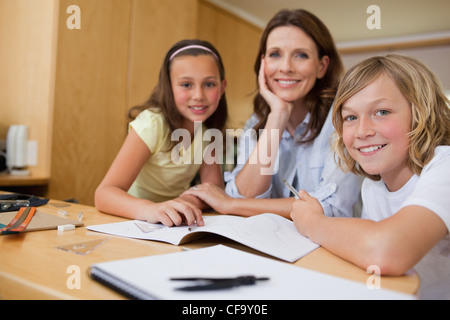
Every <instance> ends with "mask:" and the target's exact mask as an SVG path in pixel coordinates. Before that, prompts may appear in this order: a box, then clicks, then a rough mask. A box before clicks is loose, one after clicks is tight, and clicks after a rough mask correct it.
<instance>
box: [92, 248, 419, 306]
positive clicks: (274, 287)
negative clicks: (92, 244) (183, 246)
mask: <svg viewBox="0 0 450 320" xmlns="http://www.w3.org/2000/svg"><path fill="white" fill-rule="evenodd" d="M94 267H96V268H98V270H100V271H103V272H107V273H108V274H109V275H111V276H113V277H114V278H116V279H119V280H120V281H122V282H123V283H127V284H130V285H132V286H133V287H135V288H137V289H139V290H140V291H145V292H146V293H147V294H148V295H151V296H153V298H158V299H173V300H175V299H183V300H215V299H221V300H233V301H235V300H241V299H245V300H249V299H251V300H276V299H282V300H291V299H412V298H413V297H412V296H410V295H406V294H402V293H398V292H395V291H390V290H382V289H377V290H374V289H369V288H368V287H367V286H366V284H365V283H359V282H354V281H350V280H346V279H342V278H338V277H334V276H330V275H326V274H323V273H319V272H314V271H311V270H307V269H303V268H300V267H297V266H293V265H289V264H286V263H283V262H280V261H277V260H272V259H268V258H264V257H260V256H257V255H253V254H250V253H246V252H244V251H240V250H236V249H233V248H229V247H226V246H223V245H217V246H213V247H208V248H203V249H197V250H190V251H185V252H178V253H171V254H164V255H157V256H149V257H142V258H135V259H128V260H121V261H113V262H105V263H100V264H97V265H94ZM149 270H151V272H149ZM242 275H254V276H256V277H269V278H270V279H269V280H268V281H262V282H258V283H257V284H256V285H247V286H239V287H235V288H232V289H226V290H216V291H198V292H183V291H178V290H175V289H176V288H179V287H183V286H186V285H188V283H186V282H185V281H170V280H169V279H170V278H173V277H218V278H224V277H237V276H242Z"/></svg>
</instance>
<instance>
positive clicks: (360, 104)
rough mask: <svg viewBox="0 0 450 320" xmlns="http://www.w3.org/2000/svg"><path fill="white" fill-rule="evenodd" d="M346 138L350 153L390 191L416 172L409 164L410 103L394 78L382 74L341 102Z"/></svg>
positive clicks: (398, 187) (345, 142) (344, 139)
mask: <svg viewBox="0 0 450 320" xmlns="http://www.w3.org/2000/svg"><path fill="white" fill-rule="evenodd" d="M341 115H342V119H343V134H342V136H343V141H344V144H345V146H346V148H347V151H348V153H349V154H350V156H351V157H352V158H353V159H355V161H356V162H358V163H359V164H360V166H361V167H362V168H363V169H364V171H366V172H367V173H369V174H371V175H380V176H381V178H382V179H383V181H384V182H385V184H386V186H387V188H388V190H390V191H396V190H398V189H400V188H401V187H402V186H403V185H404V184H405V183H406V182H407V181H408V180H409V179H410V178H411V176H412V175H413V172H412V170H411V169H410V168H409V167H408V165H407V159H408V146H409V139H408V133H409V132H410V131H411V121H412V120H411V119H412V114H411V104H410V103H409V101H408V100H407V99H406V98H405V97H404V96H403V95H402V93H401V92H400V90H399V89H398V88H397V86H396V85H395V83H394V81H393V80H392V79H391V78H390V77H388V76H386V75H384V74H381V75H380V76H379V77H378V78H377V79H375V80H374V81H373V82H372V83H370V84H369V85H367V86H366V87H364V88H363V89H362V90H361V91H359V92H358V93H356V94H355V95H354V96H352V97H351V98H349V99H348V100H347V101H345V102H344V103H343V105H342V110H341Z"/></svg>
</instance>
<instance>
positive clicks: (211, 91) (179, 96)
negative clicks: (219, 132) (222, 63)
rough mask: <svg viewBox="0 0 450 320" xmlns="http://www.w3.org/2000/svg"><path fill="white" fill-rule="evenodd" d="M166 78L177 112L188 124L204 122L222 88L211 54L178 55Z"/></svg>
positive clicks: (218, 97)
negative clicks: (169, 83) (168, 76)
mask: <svg viewBox="0 0 450 320" xmlns="http://www.w3.org/2000/svg"><path fill="white" fill-rule="evenodd" d="M171 63H172V65H171V70H170V78H171V84H172V91H173V96H174V99H175V104H176V106H177V109H178V112H180V114H181V115H182V116H183V118H184V119H185V120H187V121H189V122H191V123H193V122H195V121H202V122H204V121H206V119H208V118H209V117H210V116H211V115H212V114H213V113H214V112H215V111H216V109H217V106H218V105H219V101H220V98H221V97H222V94H223V93H224V91H225V87H226V81H225V80H223V81H221V80H220V73H219V68H218V66H217V62H216V60H215V58H214V57H213V56H211V55H198V56H189V55H187V56H181V57H176V58H174V59H173V61H172V62H171Z"/></svg>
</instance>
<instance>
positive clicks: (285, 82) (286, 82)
mask: <svg viewBox="0 0 450 320" xmlns="http://www.w3.org/2000/svg"><path fill="white" fill-rule="evenodd" d="M276 82H277V83H278V84H280V85H281V86H292V85H294V84H296V83H299V82H300V80H276Z"/></svg>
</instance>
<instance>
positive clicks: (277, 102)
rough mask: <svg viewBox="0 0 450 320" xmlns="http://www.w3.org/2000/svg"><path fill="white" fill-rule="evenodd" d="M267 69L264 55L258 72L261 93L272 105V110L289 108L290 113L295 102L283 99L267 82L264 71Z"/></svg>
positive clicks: (270, 105)
mask: <svg viewBox="0 0 450 320" xmlns="http://www.w3.org/2000/svg"><path fill="white" fill-rule="evenodd" d="M264 69H265V60H264V57H262V58H261V67H260V68H259V74H258V83H259V93H260V94H261V96H262V97H263V98H264V100H266V102H267V104H268V105H269V107H270V110H271V111H275V112H276V111H282V110H287V111H288V112H289V114H290V113H291V111H292V108H293V104H292V103H289V102H286V101H283V100H282V99H281V98H280V97H278V96H277V95H276V94H274V93H273V92H272V91H271V90H270V88H269V86H268V85H267V82H266V74H265V72H264Z"/></svg>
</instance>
